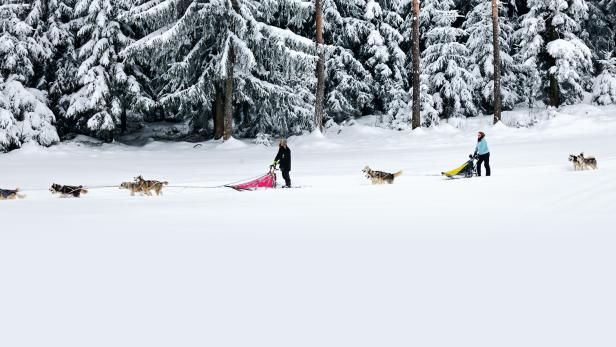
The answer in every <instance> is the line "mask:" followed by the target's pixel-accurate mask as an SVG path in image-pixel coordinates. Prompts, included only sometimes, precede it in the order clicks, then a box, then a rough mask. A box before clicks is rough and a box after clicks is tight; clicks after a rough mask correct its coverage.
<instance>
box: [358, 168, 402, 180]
mask: <svg viewBox="0 0 616 347" xmlns="http://www.w3.org/2000/svg"><path fill="white" fill-rule="evenodd" d="M361 171H362V172H363V173H364V174H365V175H366V178H368V179H370V180H371V181H372V184H385V183H387V184H392V183H394V179H395V178H396V177H398V176H400V175H402V171H398V172H396V173H388V172H383V171H375V170H372V169H371V168H370V167H369V166H366V167H365V168H364V169H363V170H361Z"/></svg>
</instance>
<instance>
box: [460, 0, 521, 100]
mask: <svg viewBox="0 0 616 347" xmlns="http://www.w3.org/2000/svg"><path fill="white" fill-rule="evenodd" d="M474 3H475V7H474V8H473V9H472V10H471V11H470V12H469V13H468V14H467V15H466V21H465V22H464V25H463V27H464V29H465V30H466V32H467V33H468V39H467V42H466V46H467V47H468V50H469V53H470V58H471V67H470V70H471V71H473V73H474V74H475V76H476V80H477V84H476V85H475V87H476V88H475V93H476V95H477V96H476V97H475V100H476V104H477V105H478V106H479V108H480V109H481V110H483V111H485V112H492V105H493V103H494V75H493V74H494V66H493V57H494V49H493V47H494V46H493V44H492V19H491V12H492V11H491V6H492V4H491V1H490V0H476V1H475V2H474ZM499 4H500V9H499V12H500V16H501V18H502V19H505V18H507V12H506V8H505V6H504V5H503V4H502V3H499ZM512 24H513V23H511V22H510V21H507V20H501V21H499V28H500V30H499V34H500V59H501V95H502V106H503V109H505V110H511V109H513V107H514V106H515V104H516V103H517V102H518V101H519V100H520V96H519V95H518V93H517V83H518V81H517V73H518V68H517V66H516V63H515V61H514V60H513V58H512V57H511V37H512V34H513V31H514V28H513V26H512Z"/></svg>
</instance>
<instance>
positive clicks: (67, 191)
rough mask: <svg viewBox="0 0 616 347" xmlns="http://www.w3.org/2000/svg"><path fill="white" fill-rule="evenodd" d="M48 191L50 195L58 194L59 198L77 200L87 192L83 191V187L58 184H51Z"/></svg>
mask: <svg viewBox="0 0 616 347" xmlns="http://www.w3.org/2000/svg"><path fill="white" fill-rule="evenodd" d="M49 191H50V192H51V193H52V194H60V196H61V197H63V198H66V197H71V196H72V197H75V198H78V197H80V196H81V194H87V193H88V190H87V189H85V188H84V187H83V186H63V185H60V184H56V183H54V184H52V185H51V188H50V189H49Z"/></svg>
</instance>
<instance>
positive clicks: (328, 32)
mask: <svg viewBox="0 0 616 347" xmlns="http://www.w3.org/2000/svg"><path fill="white" fill-rule="evenodd" d="M414 4H415V5H417V8H416V9H415V11H419V16H418V20H417V21H415V20H414V18H416V17H415V16H414V10H413V5H414ZM493 5H496V7H494V6H493ZM495 15H496V17H497V18H498V21H495V20H494V18H495ZM414 24H416V25H415V29H416V30H417V32H416V33H415V35H414V33H413V29H414ZM495 29H498V30H496V31H495ZM615 31H616V0H596V1H585V0H510V1H496V0H473V1H467V0H421V1H420V0H309V1H301V0H33V1H20V0H0V151H8V150H11V149H15V148H19V147H20V146H21V145H22V144H24V143H26V142H29V141H35V142H37V143H39V144H41V145H51V144H53V143H56V142H58V141H61V140H63V139H69V138H71V137H73V136H74V135H76V134H84V135H88V136H93V137H96V138H99V139H102V140H105V141H111V140H113V139H117V138H120V137H121V136H122V135H125V134H130V133H133V132H137V131H139V130H140V129H142V128H143V127H144V126H147V125H148V124H153V123H157V124H168V126H169V127H170V128H173V130H174V132H175V133H174V135H175V136H177V138H178V139H179V138H186V136H193V137H195V138H201V139H207V138H221V137H222V138H229V137H231V136H236V137H256V136H268V135H272V136H290V135H294V134H300V133H302V132H305V131H311V130H314V129H315V128H319V127H321V126H322V125H323V124H328V123H331V122H336V123H340V122H343V121H345V120H348V119H350V118H356V117H361V116H365V115H379V120H380V123H381V125H382V126H385V127H391V128H394V129H406V128H410V127H411V126H412V125H414V126H423V127H429V126H434V125H436V124H438V123H439V122H440V121H442V120H443V119H449V120H451V119H453V118H461V119H463V118H465V117H474V116H477V115H480V114H492V113H494V112H495V104H496V105H500V106H499V107H497V111H500V110H501V109H502V110H511V109H513V108H514V107H516V105H528V106H534V107H547V106H553V107H558V106H560V105H565V104H574V103H579V102H581V101H582V99H583V98H584V96H585V95H588V93H590V94H591V95H592V101H593V102H594V103H596V104H600V105H605V104H613V103H616V58H615V57H614V48H615V44H616V41H615V40H616V37H615V34H614V33H615ZM495 32H497V33H498V35H497V36H496V37H497V40H494V38H495V36H494V35H493V34H494V33H495ZM413 37H415V40H413ZM414 47H415V49H416V51H414V53H415V54H413V48H414ZM495 47H496V51H495ZM495 53H498V54H495ZM414 56H415V58H414ZM495 57H497V60H496V61H498V62H499V63H498V64H494V62H495V60H494V58H495ZM414 63H415V65H414ZM414 67H415V68H414ZM496 67H498V71H497V75H498V76H499V78H498V79H495V74H494V72H495V70H496ZM418 68H419V69H418ZM414 71H415V72H417V74H414V73H413V72H414ZM414 77H415V80H414ZM413 80H414V81H415V83H413ZM495 80H496V81H497V83H496V88H497V90H498V89H500V93H495V92H494V90H495V89H494V88H495ZM413 85H415V86H416V87H415V88H413ZM417 87H418V88H417ZM414 89H417V92H416V93H414ZM413 95H415V98H414V97H413ZM495 96H497V98H498V99H499V100H497V102H496V103H495ZM413 100H415V103H413ZM414 104H415V110H416V112H417V113H416V114H417V115H418V117H416V119H415V123H413V122H412V118H413V117H412V115H413V106H414ZM161 122H162V123H161ZM178 124H179V125H182V126H181V127H177V126H174V125H178ZM177 129H182V130H181V131H180V132H179V133H177V132H178V130H177Z"/></svg>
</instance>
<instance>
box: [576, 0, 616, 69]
mask: <svg viewBox="0 0 616 347" xmlns="http://www.w3.org/2000/svg"><path fill="white" fill-rule="evenodd" d="M611 1H614V0H611ZM587 4H588V18H587V19H586V21H585V22H584V27H583V32H582V34H581V35H580V37H581V38H582V39H583V40H584V42H586V45H587V46H588V48H590V50H591V52H592V56H593V60H594V61H598V60H601V59H603V58H604V56H603V52H611V51H612V50H614V47H615V46H614V43H615V42H614V29H616V28H614V26H616V21H614V20H615V19H616V18H613V17H612V18H610V17H611V16H610V7H611V6H613V5H611V4H610V2H609V0H605V1H592V0H591V1H587ZM614 5H616V1H614ZM614 9H615V10H616V8H614Z"/></svg>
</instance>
